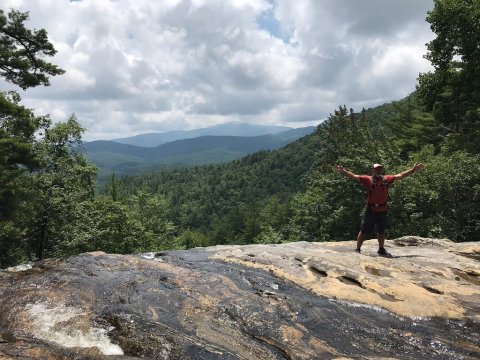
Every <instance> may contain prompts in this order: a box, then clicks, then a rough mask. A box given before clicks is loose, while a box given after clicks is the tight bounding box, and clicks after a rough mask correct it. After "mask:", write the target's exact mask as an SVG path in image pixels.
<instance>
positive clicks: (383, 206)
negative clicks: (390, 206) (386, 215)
mask: <svg viewBox="0 0 480 360" xmlns="http://www.w3.org/2000/svg"><path fill="white" fill-rule="evenodd" d="M383 178H384V180H385V182H386V183H387V184H388V185H390V184H391V183H393V182H394V181H395V176H394V175H384V177H383ZM360 181H361V183H362V185H363V187H364V188H365V190H366V191H367V194H368V197H367V203H368V204H370V210H372V211H375V212H383V211H387V201H388V189H387V187H386V186H385V185H383V182H382V179H381V178H380V177H377V179H376V181H377V185H375V188H374V189H373V191H372V185H373V182H372V177H371V176H368V175H361V176H360Z"/></svg>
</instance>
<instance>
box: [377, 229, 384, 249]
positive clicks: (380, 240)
mask: <svg viewBox="0 0 480 360" xmlns="http://www.w3.org/2000/svg"><path fill="white" fill-rule="evenodd" d="M377 239H378V248H379V249H383V246H384V245H385V233H377Z"/></svg>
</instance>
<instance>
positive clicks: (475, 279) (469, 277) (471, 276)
mask: <svg viewBox="0 0 480 360" xmlns="http://www.w3.org/2000/svg"><path fill="white" fill-rule="evenodd" d="M452 271H453V273H454V274H455V275H457V276H459V277H461V278H462V279H463V280H466V281H468V282H469V283H471V284H474V285H477V286H480V279H479V275H478V274H477V273H475V272H472V271H463V270H460V269H453V270H452Z"/></svg>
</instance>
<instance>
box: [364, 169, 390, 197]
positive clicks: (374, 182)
mask: <svg viewBox="0 0 480 360" xmlns="http://www.w3.org/2000/svg"><path fill="white" fill-rule="evenodd" d="M378 177H380V179H382V184H381V186H385V187H386V188H387V198H386V199H385V203H387V201H388V200H389V199H390V195H389V194H388V183H387V181H386V180H385V177H384V176H383V175H379V176H377V179H378ZM371 179H372V186H371V188H370V189H369V190H365V199H368V196H369V195H370V194H371V193H372V192H373V190H375V187H376V186H378V184H377V182H378V181H377V179H376V178H375V176H373V175H372V178H371Z"/></svg>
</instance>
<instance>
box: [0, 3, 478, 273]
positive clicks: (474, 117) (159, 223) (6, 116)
mask: <svg viewBox="0 0 480 360" xmlns="http://www.w3.org/2000/svg"><path fill="white" fill-rule="evenodd" d="M27 19H28V14H25V13H19V12H15V11H11V12H10V13H9V14H8V15H6V14H4V12H0V36H1V39H0V40H1V41H0V56H1V61H2V64H1V65H2V67H1V70H0V75H1V76H2V77H3V78H4V79H5V80H7V81H9V82H11V83H13V84H16V85H18V86H19V87H21V88H22V89H28V88H30V87H34V86H37V85H48V84H49V82H48V77H49V76H55V75H60V74H61V73H62V72H63V71H62V70H61V69H59V68H58V67H56V66H55V65H53V64H50V63H48V62H47V61H46V60H45V58H46V56H51V55H53V54H55V49H54V48H53V45H52V44H51V43H50V42H49V41H48V39H47V34H46V32H45V31H44V30H40V31H33V32H32V31H30V30H28V29H26V28H25V26H24V22H25V21H26V20H27ZM478 19H480V5H479V3H478V2H467V1H461V0H436V1H435V8H434V9H433V10H432V11H431V12H430V13H429V14H428V17H427V21H428V22H429V23H430V24H431V27H432V30H433V31H434V32H435V33H436V38H435V39H434V40H433V41H432V42H430V43H429V44H428V48H427V50H428V52H427V55H426V58H427V59H428V60H430V61H431V63H432V65H433V67H434V69H435V70H434V71H433V72H431V73H425V74H420V76H419V82H418V85H417V90H416V91H415V92H414V93H413V94H411V95H410V96H408V97H407V98H405V99H402V100H400V101H395V102H392V103H389V104H385V105H383V106H379V107H377V108H374V109H368V110H365V111H361V110H360V109H355V111H353V110H350V111H349V110H348V108H347V107H346V106H341V107H339V108H338V109H337V110H335V109H332V114H331V116H330V117H329V118H328V120H326V121H325V122H324V123H322V124H321V125H320V126H319V127H318V128H317V129H316V131H315V132H314V133H313V134H311V135H308V136H306V137H304V138H301V139H300V140H298V141H296V142H295V143H292V144H289V145H288V146H286V147H284V148H281V149H278V150H272V151H261V152H258V153H255V154H253V155H249V156H247V157H245V158H242V159H240V160H235V161H233V162H231V163H226V164H221V165H209V166H199V167H194V168H188V169H187V168H185V169H175V170H170V171H159V172H156V173H149V174H144V175H140V176H128V177H123V178H119V177H118V176H115V175H114V174H112V175H111V176H110V179H109V181H108V183H107V184H106V186H105V187H102V188H96V187H95V184H96V168H95V167H94V166H92V165H91V164H90V163H89V162H88V161H87V160H86V158H85V157H84V156H83V154H82V153H80V152H79V151H78V149H79V145H80V144H81V137H82V132H83V130H84V129H82V127H81V126H80V125H79V123H78V122H77V120H76V118H75V116H73V115H72V116H71V117H70V118H69V119H67V121H66V122H64V123H59V124H56V125H52V124H51V121H50V119H49V118H48V117H37V116H35V115H34V114H33V111H32V110H29V109H26V108H25V107H24V106H22V105H21V104H20V102H21V99H20V96H19V95H18V93H16V92H0V150H1V157H0V249H1V251H0V267H5V266H8V265H12V264H16V263H20V262H23V261H27V260H38V259H42V258H45V257H60V256H67V255H71V254H76V253H79V252H85V251H93V250H103V251H107V252H116V253H133V252H144V251H156V250H161V249H168V248H190V247H193V246H205V245H213V244H226V243H235V244H245V243H266V242H269V243H278V242H287V241H298V240H305V241H331V240H352V239H354V238H355V235H356V232H357V230H358V225H359V215H360V211H361V209H362V208H363V205H364V201H365V200H364V197H363V191H362V189H361V187H360V186H359V184H357V183H355V182H354V181H352V180H350V179H349V178H346V177H344V176H341V175H340V174H339V173H338V172H336V171H335V170H334V164H335V163H338V162H339V163H341V164H343V165H344V166H345V167H346V168H348V169H350V170H352V171H353V172H355V173H369V169H370V167H371V164H372V163H374V162H377V163H382V164H383V165H384V166H385V170H386V172H388V173H398V172H401V171H404V170H406V169H408V168H410V167H411V166H413V164H414V163H415V162H423V163H424V164H425V165H426V169H425V170H424V171H423V172H419V173H416V174H414V175H412V176H410V177H408V178H407V179H405V180H402V181H401V182H398V183H395V184H394V186H393V187H392V188H391V191H390V196H391V201H390V203H391V205H390V210H389V212H390V214H389V218H390V224H389V228H388V233H387V236H388V237H396V236H400V235H408V234H413V235H419V236H434V237H447V238H450V239H452V240H455V241H472V240H477V241H478V240H480V201H479V199H480V180H479V179H480V140H479V137H480V80H479V79H480V54H479V52H478V49H479V48H480V30H479V29H480V26H478Z"/></svg>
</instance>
